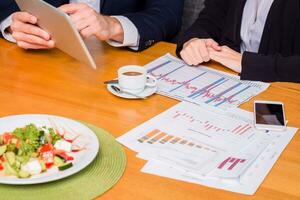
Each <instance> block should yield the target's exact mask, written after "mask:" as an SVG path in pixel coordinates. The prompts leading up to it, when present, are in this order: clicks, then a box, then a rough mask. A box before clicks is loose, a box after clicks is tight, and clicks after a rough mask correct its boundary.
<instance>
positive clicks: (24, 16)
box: [12, 12, 37, 24]
mask: <svg viewBox="0 0 300 200" xmlns="http://www.w3.org/2000/svg"><path fill="white" fill-rule="evenodd" d="M12 19H13V21H21V22H24V23H31V24H36V23H37V18H36V17H35V16H33V15H31V14H29V13H28V12H16V13H14V14H13V15H12Z"/></svg>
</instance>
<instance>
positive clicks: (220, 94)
mask: <svg viewBox="0 0 300 200" xmlns="http://www.w3.org/2000/svg"><path fill="white" fill-rule="evenodd" d="M240 85H242V83H238V84H236V85H234V86H232V87H230V88H228V89H227V90H224V91H223V92H221V93H219V94H217V95H216V96H215V97H214V98H211V99H209V100H207V101H206V102H205V103H210V102H212V101H213V100H215V99H217V98H220V97H221V96H223V95H224V94H226V93H227V92H230V91H231V90H233V89H235V88H237V87H239V86H240Z"/></svg>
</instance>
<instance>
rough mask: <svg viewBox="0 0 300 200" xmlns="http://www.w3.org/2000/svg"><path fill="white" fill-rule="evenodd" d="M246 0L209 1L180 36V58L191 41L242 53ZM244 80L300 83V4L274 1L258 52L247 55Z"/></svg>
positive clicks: (293, 1) (296, 1)
mask: <svg viewBox="0 0 300 200" xmlns="http://www.w3.org/2000/svg"><path fill="white" fill-rule="evenodd" d="M245 3H246V0H206V3H205V9H204V10H203V11H202V12H201V13H200V15H199V18H198V19H197V20H196V22H195V23H194V24H193V25H192V26H191V27H190V28H189V29H188V30H187V32H186V33H184V35H182V36H181V37H179V41H178V44H177V55H178V56H180V55H179V52H180V51H181V49H182V46H183V44H184V43H185V42H187V41H188V40H190V39H191V38H213V39H215V40H216V41H217V42H219V44H220V45H227V46H229V47H231V48H233V49H234V50H236V51H240V44H241V36H240V30H241V20H242V14H243V9H244V6H245ZM241 78H242V79H247V80H260V81H269V82H272V81H290V82H300V1H299V0H274V3H273V5H272V7H271V9H270V12H269V14H268V17H267V21H266V25H265V28H264V31H263V35H262V39H261V44H260V47H259V51H258V53H250V52H245V53H244V54H243V59H242V72H241Z"/></svg>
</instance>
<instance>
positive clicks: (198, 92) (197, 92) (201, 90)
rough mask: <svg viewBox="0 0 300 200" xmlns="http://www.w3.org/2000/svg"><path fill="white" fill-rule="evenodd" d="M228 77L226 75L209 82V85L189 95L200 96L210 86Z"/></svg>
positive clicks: (190, 96)
mask: <svg viewBox="0 0 300 200" xmlns="http://www.w3.org/2000/svg"><path fill="white" fill-rule="evenodd" d="M225 80H226V79H225V78H224V77H222V78H220V79H219V80H217V81H215V82H213V83H211V84H209V85H208V86H205V87H204V88H201V89H200V90H198V91H196V92H194V93H193V94H191V95H189V96H188V97H189V98H192V97H194V98H196V97H198V96H199V95H201V94H202V93H204V92H205V91H206V90H208V89H209V88H210V87H212V86H214V85H217V84H218V83H220V82H222V81H225Z"/></svg>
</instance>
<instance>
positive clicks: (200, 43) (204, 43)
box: [180, 38, 221, 65]
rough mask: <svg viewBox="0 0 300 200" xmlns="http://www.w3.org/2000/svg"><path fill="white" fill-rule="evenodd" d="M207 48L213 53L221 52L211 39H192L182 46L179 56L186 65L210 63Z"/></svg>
mask: <svg viewBox="0 0 300 200" xmlns="http://www.w3.org/2000/svg"><path fill="white" fill-rule="evenodd" d="M209 48H212V49H214V50H215V51H220V50H221V47H220V46H219V44H218V43H217V42H215V41H214V40H213V39H198V38H193V39H191V40H189V41H188V42H186V43H185V44H184V45H183V49H182V51H181V52H180V55H181V57H182V59H183V60H184V61H185V62H186V63H187V64H188V65H199V64H201V63H203V62H208V61H210V59H211V57H210V55H209V50H208V49H209Z"/></svg>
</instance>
